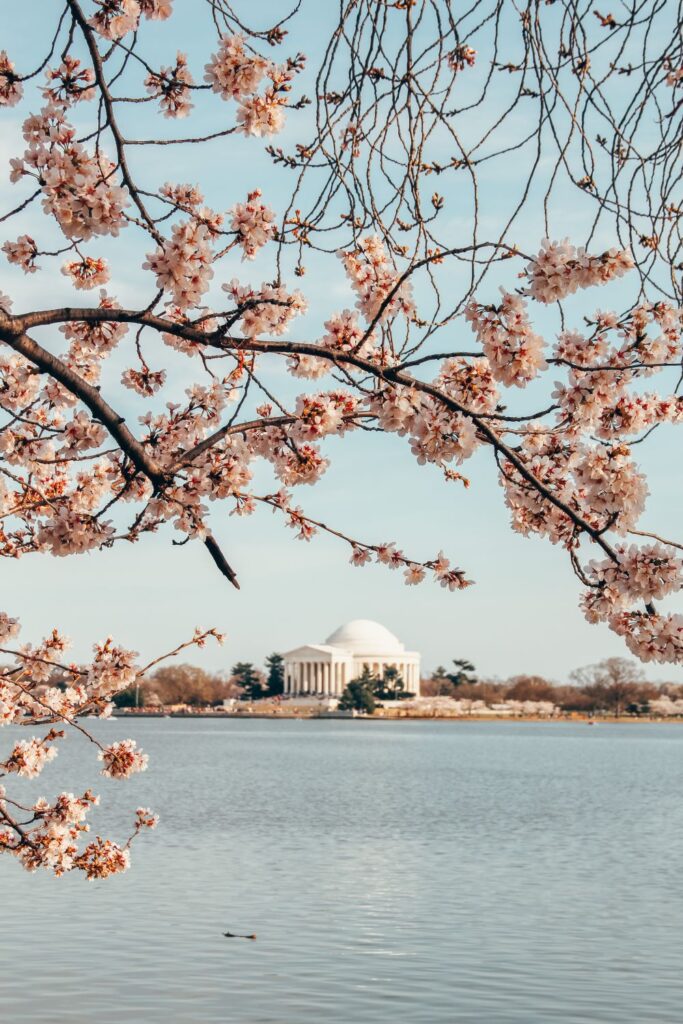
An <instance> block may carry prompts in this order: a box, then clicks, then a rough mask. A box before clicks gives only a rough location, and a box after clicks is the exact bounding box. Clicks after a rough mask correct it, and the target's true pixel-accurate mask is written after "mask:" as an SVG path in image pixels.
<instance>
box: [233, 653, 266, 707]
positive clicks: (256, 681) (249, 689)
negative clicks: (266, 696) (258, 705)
mask: <svg viewBox="0 0 683 1024" xmlns="http://www.w3.org/2000/svg"><path fill="white" fill-rule="evenodd" d="M232 678H233V680H234V682H236V683H237V685H238V686H241V687H242V689H243V691H244V693H243V694H242V699H243V700H257V699H258V698H259V697H261V696H262V695H263V679H262V677H261V673H260V672H257V671H256V669H255V668H254V666H253V665H252V663H251V662H250V661H238V662H237V664H236V665H233V669H232Z"/></svg>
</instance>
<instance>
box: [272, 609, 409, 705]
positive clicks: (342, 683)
mask: <svg viewBox="0 0 683 1024" xmlns="http://www.w3.org/2000/svg"><path fill="white" fill-rule="evenodd" d="M284 660H285V664H284V671H285V696H314V695H318V696H324V697H341V695H342V693H343V692H344V688H345V687H346V684H347V683H349V682H350V681H351V680H352V679H357V678H358V676H360V675H361V674H362V672H363V667H364V666H365V665H367V666H368V668H369V669H370V671H371V672H372V673H374V674H375V675H377V676H381V675H382V673H383V672H384V669H385V668H389V667H394V668H396V669H398V671H399V673H400V675H401V677H402V678H403V682H404V685H405V688H406V690H408V691H409V692H410V693H414V694H415V696H416V697H419V696H420V655H419V654H418V653H417V651H406V649H405V647H404V645H403V644H402V643H401V641H400V640H399V639H398V638H397V637H395V636H394V634H393V633H391V632H390V631H389V630H388V629H386V627H384V626H381V625H380V624H379V622H372V620H371V619H353V620H352V621H351V622H347V623H346V625H345V626H340V627H339V629H335V631H334V633H332V635H331V636H328V638H327V640H326V641H325V643H324V644H305V645H304V646H303V647H297V648H295V649H294V650H293V651H288V652H287V653H286V654H285V655H284Z"/></svg>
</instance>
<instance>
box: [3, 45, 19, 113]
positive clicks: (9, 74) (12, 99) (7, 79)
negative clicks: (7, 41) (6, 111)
mask: <svg viewBox="0 0 683 1024" xmlns="http://www.w3.org/2000/svg"><path fill="white" fill-rule="evenodd" d="M23 95H24V90H23V87H22V84H21V81H20V80H19V75H18V74H17V72H16V69H15V67H14V63H13V62H12V61H11V60H10V59H9V57H8V56H7V51H6V50H0V107H15V106H16V105H17V103H18V102H19V100H20V99H21V97H22V96H23Z"/></svg>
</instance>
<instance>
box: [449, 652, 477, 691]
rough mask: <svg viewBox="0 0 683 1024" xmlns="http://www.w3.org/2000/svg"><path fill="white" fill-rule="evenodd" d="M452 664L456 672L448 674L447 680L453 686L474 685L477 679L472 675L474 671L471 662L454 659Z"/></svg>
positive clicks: (463, 659)
mask: <svg viewBox="0 0 683 1024" xmlns="http://www.w3.org/2000/svg"><path fill="white" fill-rule="evenodd" d="M453 664H454V665H455V668H456V671H455V672H449V673H448V678H449V679H450V681H451V683H452V684H453V686H462V685H463V683H476V681H477V677H476V676H475V675H474V671H475V669H474V665H473V664H472V662H471V661H468V660H467V658H454V659H453Z"/></svg>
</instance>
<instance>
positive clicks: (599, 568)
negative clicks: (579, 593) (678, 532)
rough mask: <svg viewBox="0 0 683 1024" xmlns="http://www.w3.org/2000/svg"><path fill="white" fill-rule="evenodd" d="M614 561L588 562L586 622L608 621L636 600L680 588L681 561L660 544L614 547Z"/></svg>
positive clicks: (682, 580)
mask: <svg viewBox="0 0 683 1024" xmlns="http://www.w3.org/2000/svg"><path fill="white" fill-rule="evenodd" d="M615 552H616V555H617V561H614V560H613V559H604V560H602V561H600V562H596V561H591V562H589V564H588V566H587V568H586V578H587V582H588V583H590V589H588V590H586V591H585V592H584V595H583V598H582V604H583V608H584V612H585V615H586V618H587V619H588V621H589V622H599V621H606V620H609V619H610V618H611V617H612V615H614V614H615V613H616V612H619V611H623V610H624V609H625V608H628V607H629V605H633V604H635V603H637V602H639V601H642V602H645V603H646V604H648V603H651V602H652V601H654V600H661V598H663V597H666V596H667V595H668V594H672V593H675V592H676V591H678V590H680V589H681V587H682V586H683V560H682V559H681V558H680V557H679V556H678V555H676V554H675V552H674V551H673V550H672V549H671V548H666V547H664V546H663V545H662V544H648V545H643V546H642V547H638V546H636V545H635V544H631V545H628V546H626V545H623V544H622V545H617V546H616V548H615Z"/></svg>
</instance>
